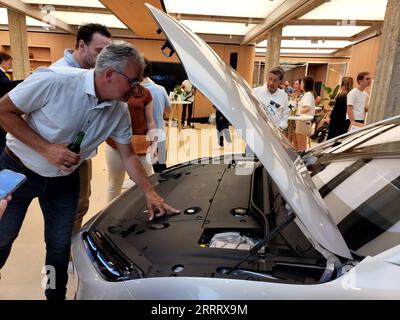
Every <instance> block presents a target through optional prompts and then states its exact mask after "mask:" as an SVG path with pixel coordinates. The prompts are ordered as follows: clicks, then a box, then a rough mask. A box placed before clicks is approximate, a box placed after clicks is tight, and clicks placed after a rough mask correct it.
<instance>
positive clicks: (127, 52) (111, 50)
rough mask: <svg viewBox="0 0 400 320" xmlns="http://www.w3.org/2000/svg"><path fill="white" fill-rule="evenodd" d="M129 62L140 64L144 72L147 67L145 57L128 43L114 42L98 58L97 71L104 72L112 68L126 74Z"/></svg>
mask: <svg viewBox="0 0 400 320" xmlns="http://www.w3.org/2000/svg"><path fill="white" fill-rule="evenodd" d="M129 62H132V63H134V64H138V65H139V66H140V69H141V72H143V69H144V65H145V64H144V58H143V55H142V54H141V53H140V52H139V51H138V50H137V49H136V48H135V47H134V46H133V45H131V44H130V43H128V42H125V41H113V42H112V43H110V44H109V45H108V46H106V47H104V49H103V50H101V52H100V53H99V55H98V56H97V60H96V66H95V70H96V72H103V71H105V70H106V69H107V68H112V69H114V70H115V71H118V72H124V70H125V69H126V67H127V66H128V63H129Z"/></svg>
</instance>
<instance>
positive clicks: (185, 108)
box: [181, 102, 193, 126]
mask: <svg viewBox="0 0 400 320" xmlns="http://www.w3.org/2000/svg"><path fill="white" fill-rule="evenodd" d="M187 108H189V112H188V117H187V119H186V110H187ZM192 113H193V102H192V103H190V104H184V105H182V117H181V123H182V125H184V124H185V120H186V124H187V125H188V126H190V125H191V124H192Z"/></svg>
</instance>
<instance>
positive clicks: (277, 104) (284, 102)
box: [253, 67, 289, 130]
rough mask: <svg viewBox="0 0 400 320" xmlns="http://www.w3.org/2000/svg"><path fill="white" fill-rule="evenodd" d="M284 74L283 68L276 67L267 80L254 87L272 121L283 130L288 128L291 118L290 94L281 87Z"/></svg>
mask: <svg viewBox="0 0 400 320" xmlns="http://www.w3.org/2000/svg"><path fill="white" fill-rule="evenodd" d="M284 74H285V71H284V70H283V69H282V68H280V67H274V68H272V69H271V70H270V71H269V73H268V77H267V82H266V83H265V84H264V85H263V86H261V87H257V88H254V89H253V92H254V94H255V95H256V96H257V97H258V98H259V99H260V101H261V102H262V104H263V106H264V109H265V110H266V112H267V113H268V114H269V115H270V117H271V119H272V121H273V122H274V123H275V124H276V125H277V126H278V128H280V129H282V130H283V129H286V128H287V126H288V118H289V106H288V105H289V99H288V95H287V94H286V92H285V91H284V90H282V89H280V88H279V86H280V84H281V82H282V79H283V76H284Z"/></svg>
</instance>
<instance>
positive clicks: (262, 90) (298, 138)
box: [253, 67, 315, 150]
mask: <svg viewBox="0 0 400 320" xmlns="http://www.w3.org/2000/svg"><path fill="white" fill-rule="evenodd" d="M284 75H285V71H284V70H283V69H282V68H281V67H274V68H272V69H271V70H270V71H269V72H268V75H267V80H266V83H265V84H264V85H263V86H261V87H257V88H254V89H253V92H254V94H255V95H256V96H257V97H258V98H259V99H260V101H261V102H262V103H263V106H264V108H265V110H266V112H267V113H268V114H269V116H270V117H271V119H272V122H274V123H275V124H276V125H277V127H278V128H279V129H281V130H282V131H284V130H285V129H287V127H288V119H289V114H290V109H289V99H291V100H293V101H295V103H296V106H297V110H298V113H299V114H306V115H310V116H312V117H313V116H314V114H315V96H314V78H313V77H312V76H305V77H304V78H303V79H301V80H297V81H296V82H295V87H294V88H291V87H290V88H291V90H290V91H289V92H291V93H289V94H288V93H287V92H285V90H284V89H283V88H281V83H282V80H283V77H284ZM288 87H289V86H287V87H286V89H287V90H288ZM310 130H311V120H310V121H296V130H295V141H294V146H295V148H296V149H297V150H304V149H305V148H306V137H307V135H309V133H310V132H309V131H310Z"/></svg>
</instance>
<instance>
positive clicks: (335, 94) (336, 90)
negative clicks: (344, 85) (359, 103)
mask: <svg viewBox="0 0 400 320" xmlns="http://www.w3.org/2000/svg"><path fill="white" fill-rule="evenodd" d="M339 88H340V86H339V85H337V86H336V87H335V90H333V97H334V98H335V97H336V96H337V94H338V91H339Z"/></svg>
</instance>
